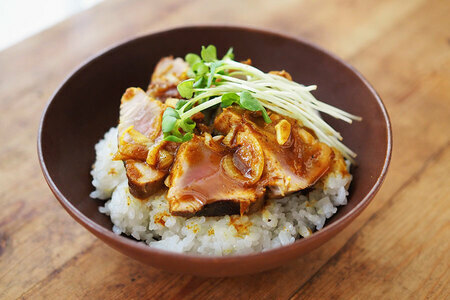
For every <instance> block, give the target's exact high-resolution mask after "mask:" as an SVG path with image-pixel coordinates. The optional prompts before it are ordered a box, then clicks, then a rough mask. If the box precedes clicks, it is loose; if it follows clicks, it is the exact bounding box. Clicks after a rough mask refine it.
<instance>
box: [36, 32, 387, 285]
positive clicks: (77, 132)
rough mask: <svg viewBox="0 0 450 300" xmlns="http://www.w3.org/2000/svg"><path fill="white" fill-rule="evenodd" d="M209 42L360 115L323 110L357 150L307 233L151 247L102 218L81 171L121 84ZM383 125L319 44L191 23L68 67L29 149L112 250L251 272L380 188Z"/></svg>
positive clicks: (157, 261)
mask: <svg viewBox="0 0 450 300" xmlns="http://www.w3.org/2000/svg"><path fill="white" fill-rule="evenodd" d="M208 44H214V45H216V46H217V49H219V51H226V49H228V48H229V47H231V46H232V47H234V50H235V53H236V55H237V57H236V59H238V60H244V59H246V58H249V57H250V58H251V59H252V62H253V64H254V65H255V66H257V67H258V68H260V69H262V70H264V71H269V70H280V69H285V70H287V71H288V72H289V73H291V74H292V77H293V78H294V80H296V81H297V82H300V83H303V84H317V85H318V90H317V92H314V94H315V95H316V96H317V97H318V99H321V100H322V101H325V102H327V103H330V104H332V105H335V106H337V107H340V108H342V109H344V110H346V111H348V112H351V113H354V114H356V115H360V116H362V117H363V121H362V122H355V123H354V124H353V125H348V124H346V123H344V122H342V121H337V120H334V119H332V118H326V119H327V121H328V122H329V123H331V125H332V126H334V127H335V128H336V129H337V130H338V131H340V132H341V133H342V135H343V137H344V140H345V143H346V144H347V145H348V146H350V148H351V149H353V150H354V151H356V152H357V153H358V158H357V162H358V167H357V168H355V169H354V171H353V175H354V179H353V182H352V184H351V188H350V197H349V202H348V205H346V206H343V207H340V208H339V209H338V212H337V213H336V215H334V216H333V217H332V218H331V219H329V220H328V221H327V223H326V226H325V227H324V228H323V229H322V230H320V231H318V232H315V233H314V234H312V236H311V237H308V238H305V239H300V240H297V241H296V242H295V243H293V244H292V245H289V246H285V247H281V248H278V249H274V250H270V251H267V252H264V253H257V254H251V255H241V256H231V257H207V256H199V255H188V254H175V253H171V252H167V251H162V250H158V249H152V248H150V247H148V246H147V245H145V244H144V243H141V242H138V241H136V240H134V239H132V238H128V237H125V236H120V235H116V234H114V233H113V232H112V230H111V228H112V223H111V221H110V220H109V218H108V217H107V216H105V215H103V214H100V213H99V211H98V206H99V205H101V204H102V203H103V201H98V200H93V199H91V198H90V197H89V193H90V192H91V191H92V190H93V187H92V185H91V180H92V179H91V176H90V174H89V172H90V169H91V165H92V163H93V162H94V158H95V153H94V145H95V144H96V143H97V141H98V140H99V139H100V138H101V137H102V136H103V134H104V133H105V132H106V131H107V130H108V129H109V128H110V127H112V126H116V124H117V120H118V116H119V103H120V98H121V95H122V93H123V92H124V91H125V89H126V88H127V87H130V86H139V87H142V88H145V87H146V86H147V84H148V82H149V79H150V74H151V73H152V71H153V68H154V66H155V64H156V62H157V61H158V60H159V59H160V58H161V57H163V56H167V55H174V56H181V57H184V55H185V54H186V53H188V52H199V49H200V47H201V46H202V45H208ZM391 146H392V137H391V125H390V122H389V118H388V115H387V112H386V109H385V107H384V106H383V103H382V102H381V100H380V98H379V96H378V95H377V93H376V92H375V90H374V89H373V88H372V87H371V86H370V84H369V83H368V82H367V81H366V80H365V79H364V78H363V77H362V76H361V75H360V74H359V73H358V72H357V71H355V70H354V69H353V68H352V67H351V66H349V65H348V64H347V63H345V62H343V61H342V60H340V59H339V58H337V57H336V56H334V55H332V54H330V53H328V52H326V51H324V50H322V49H320V48H319V47H317V46H315V45H313V44H311V43H309V42H306V41H303V40H300V39H296V38H292V37H287V36H283V35H281V34H277V33H272V32H267V31H261V30H256V29H248V28H238V27H224V26H218V27H216V26H194V27H182V28H176V29H172V30H168V31H163V32H158V33H155V34H150V35H146V36H143V37H139V38H136V39H132V40H130V41H127V42H125V43H122V44H120V45H118V46H115V47H113V48H111V49H109V50H107V51H105V52H103V53H101V54H99V55H97V56H96V57H94V58H93V59H91V60H89V61H88V62H86V63H85V64H83V65H82V66H81V67H80V68H79V69H78V70H76V71H75V72H74V73H73V74H72V75H70V76H69V77H68V78H67V79H66V80H65V81H64V83H63V84H62V85H61V87H60V88H59V89H58V90H57V91H56V93H55V94H54V95H53V97H52V98H51V99H50V101H49V103H48V106H47V108H46V109H45V111H44V114H43V117H42V120H41V124H40V128H39V137H38V152H39V160H40V163H41V167H42V171H43V173H44V176H45V179H46V180H47V183H48V185H49V186H50V188H51V190H52V191H53V193H54V194H55V196H56V198H57V199H58V200H59V202H60V203H61V205H62V206H63V207H64V208H65V209H66V210H67V212H68V213H69V214H70V215H71V216H72V217H73V218H74V219H75V220H76V221H77V222H79V223H80V224H81V225H83V226H84V227H85V228H86V229H88V230H89V231H90V232H92V233H93V234H94V235H96V236H97V237H98V238H100V239H101V240H103V241H104V242H105V243H107V244H108V245H110V246H111V247H113V248H114V249H116V250H118V251H120V252H122V253H123V254H125V255H128V256H130V257H132V258H134V259H137V260H139V261H141V262H143V263H146V264H149V265H151V266H154V267H156V268H160V269H164V270H168V271H173V272H183V273H190V274H197V275H204V276H231V275H242V274H248V273H256V272H260V271H263V270H267V269H271V268H274V267H277V266H279V265H281V264H283V263H286V262H289V261H290V260H292V259H295V258H297V257H299V256H301V255H303V254H305V253H307V252H309V251H311V250H313V249H314V248H316V247H318V246H320V245H321V244H323V243H325V242H326V241H328V240H329V239H331V238H332V237H333V236H335V235H336V234H337V233H338V232H340V231H341V230H342V229H343V228H344V227H345V226H347V225H348V224H349V223H350V222H351V221H352V220H353V219H354V218H355V217H356V216H358V215H359V214H360V213H361V211H362V210H363V209H364V208H365V207H366V206H367V205H368V204H369V202H370V200H371V199H372V198H373V197H374V195H375V193H376V192H377V191H378V189H379V188H380V186H381V184H382V182H383V179H384V177H385V175H386V171H387V168H388V165H389V161H390V156H391Z"/></svg>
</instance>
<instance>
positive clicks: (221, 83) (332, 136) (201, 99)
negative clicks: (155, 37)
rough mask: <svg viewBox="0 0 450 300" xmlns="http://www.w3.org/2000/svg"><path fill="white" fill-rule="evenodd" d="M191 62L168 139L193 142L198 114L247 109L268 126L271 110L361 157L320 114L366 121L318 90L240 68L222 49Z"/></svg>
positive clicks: (169, 114) (166, 123)
mask: <svg viewBox="0 0 450 300" xmlns="http://www.w3.org/2000/svg"><path fill="white" fill-rule="evenodd" d="M185 61H186V62H187V63H188V64H189V66H190V68H189V71H188V77H189V79H187V80H185V81H183V82H181V83H180V84H178V86H177V89H178V92H179V93H180V95H181V97H183V98H184V99H182V100H179V101H178V102H177V104H176V107H175V109H173V108H171V107H168V108H167V109H166V110H165V112H164V114H163V120H162V131H163V133H164V139H165V140H167V141H173V142H178V143H182V142H186V141H189V140H190V139H192V136H193V132H194V128H195V126H196V123H195V122H194V121H193V120H192V118H191V117H192V116H193V115H195V114H196V113H198V112H201V111H204V110H206V109H209V108H211V107H214V106H218V105H219V104H220V106H221V107H228V106H231V105H239V106H240V107H241V108H243V109H246V110H250V111H260V112H261V113H262V117H263V118H264V121H265V122H266V123H270V122H271V120H270V117H269V116H268V114H267V111H266V108H267V109H270V110H272V111H274V112H276V113H278V114H281V115H284V116H288V117H291V118H294V119H297V120H299V121H300V122H301V124H303V125H304V126H306V127H309V128H310V129H312V130H314V132H315V133H316V135H317V137H318V138H319V140H321V141H323V142H325V143H327V144H328V145H330V146H332V147H335V148H336V149H338V150H340V151H341V152H342V154H343V155H344V156H345V157H346V158H348V159H350V160H352V159H351V158H352V157H355V156H356V154H355V153H354V152H353V151H351V150H350V149H349V148H347V147H346V146H345V145H344V144H343V143H342V142H341V140H342V137H341V135H340V134H339V132H337V131H335V130H334V129H333V128H332V127H331V126H330V125H328V124H327V123H326V122H325V121H323V119H322V118H321V117H320V115H319V114H318V112H324V113H327V114H329V115H331V116H333V117H335V118H338V119H341V120H344V121H346V122H348V123H351V122H352V120H360V119H361V118H359V117H357V116H354V115H352V114H349V113H347V112H345V111H342V110H340V109H338V108H336V107H333V106H331V105H328V104H326V103H323V102H320V101H318V100H317V99H316V98H315V97H314V96H313V95H312V94H311V91H313V90H315V89H316V86H304V85H301V84H298V83H296V82H294V81H290V80H288V79H286V78H284V77H281V76H279V75H276V74H270V73H264V72H262V71H261V70H259V69H257V68H255V67H253V66H250V65H247V64H243V63H239V62H237V61H235V60H234V54H233V48H230V49H229V50H228V51H227V53H226V54H225V55H224V56H223V57H222V59H218V58H217V50H216V47H214V46H213V45H209V46H208V47H204V46H202V50H201V53H200V56H199V55H197V54H194V53H189V54H187V55H186V57H185Z"/></svg>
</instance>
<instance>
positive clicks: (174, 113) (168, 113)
mask: <svg viewBox="0 0 450 300" xmlns="http://www.w3.org/2000/svg"><path fill="white" fill-rule="evenodd" d="M184 101H186V100H184ZM169 116H170V117H174V118H175V119H179V118H180V115H179V114H178V112H177V111H176V110H175V109H173V108H172V107H168V108H166V110H165V111H164V113H163V118H165V117H169Z"/></svg>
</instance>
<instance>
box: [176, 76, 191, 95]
mask: <svg viewBox="0 0 450 300" xmlns="http://www.w3.org/2000/svg"><path fill="white" fill-rule="evenodd" d="M193 85H194V79H188V80H185V81H182V82H180V84H178V86H177V90H178V92H179V93H180V95H181V97H183V98H186V99H190V98H191V97H192V95H193V94H194V88H193Z"/></svg>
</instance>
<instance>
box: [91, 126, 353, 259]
mask: <svg viewBox="0 0 450 300" xmlns="http://www.w3.org/2000/svg"><path fill="white" fill-rule="evenodd" d="M95 151H96V157H97V158H96V162H95V165H94V167H93V170H92V172H91V174H92V176H93V178H94V179H93V181H92V184H93V185H94V187H95V188H96V190H95V191H94V192H92V193H91V197H92V198H99V199H109V198H110V197H111V199H110V200H108V201H107V202H106V203H105V206H104V207H99V211H100V212H101V213H104V214H107V215H109V216H110V218H111V221H112V223H113V224H114V226H113V231H114V233H116V234H122V233H124V234H126V235H131V236H132V237H134V238H135V239H137V240H142V241H144V242H145V243H147V244H148V245H149V246H150V247H155V248H160V249H165V250H168V251H175V252H185V253H195V254H203V255H216V256H223V255H230V254H246V253H251V252H260V251H266V250H269V249H272V248H276V247H279V246H284V245H288V244H291V243H293V242H294V241H295V240H296V239H299V238H301V237H307V236H309V235H311V233H312V232H313V231H315V230H319V229H321V228H322V227H323V226H324V224H325V221H326V219H327V218H330V217H331V216H332V215H333V214H335V213H336V211H337V206H339V205H345V204H347V195H348V192H347V190H346V187H348V185H349V183H350V181H351V179H352V178H351V176H350V175H349V176H345V177H342V175H340V174H330V175H328V177H327V178H325V180H323V187H321V186H322V185H320V186H319V184H317V185H316V186H315V188H314V189H313V190H311V191H310V192H309V193H308V194H306V195H302V194H300V193H296V194H293V195H290V196H288V197H285V198H283V199H278V200H271V201H269V202H268V204H267V205H266V206H265V208H264V209H263V210H262V211H261V212H258V213H254V214H251V215H249V216H223V217H193V218H189V219H186V218H183V217H175V216H172V215H170V213H169V205H168V202H167V200H166V198H165V194H164V193H161V194H159V195H154V196H152V197H150V198H149V199H148V200H147V201H143V200H139V199H136V198H134V197H133V196H132V195H131V194H130V192H129V189H128V183H127V178H126V175H125V170H124V167H123V164H122V162H120V161H112V157H113V154H114V153H115V152H116V151H117V129H116V128H111V129H110V130H109V131H108V132H107V133H106V134H105V137H104V139H102V140H101V141H100V142H98V144H97V145H96V146H95ZM111 170H114V171H111Z"/></svg>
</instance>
